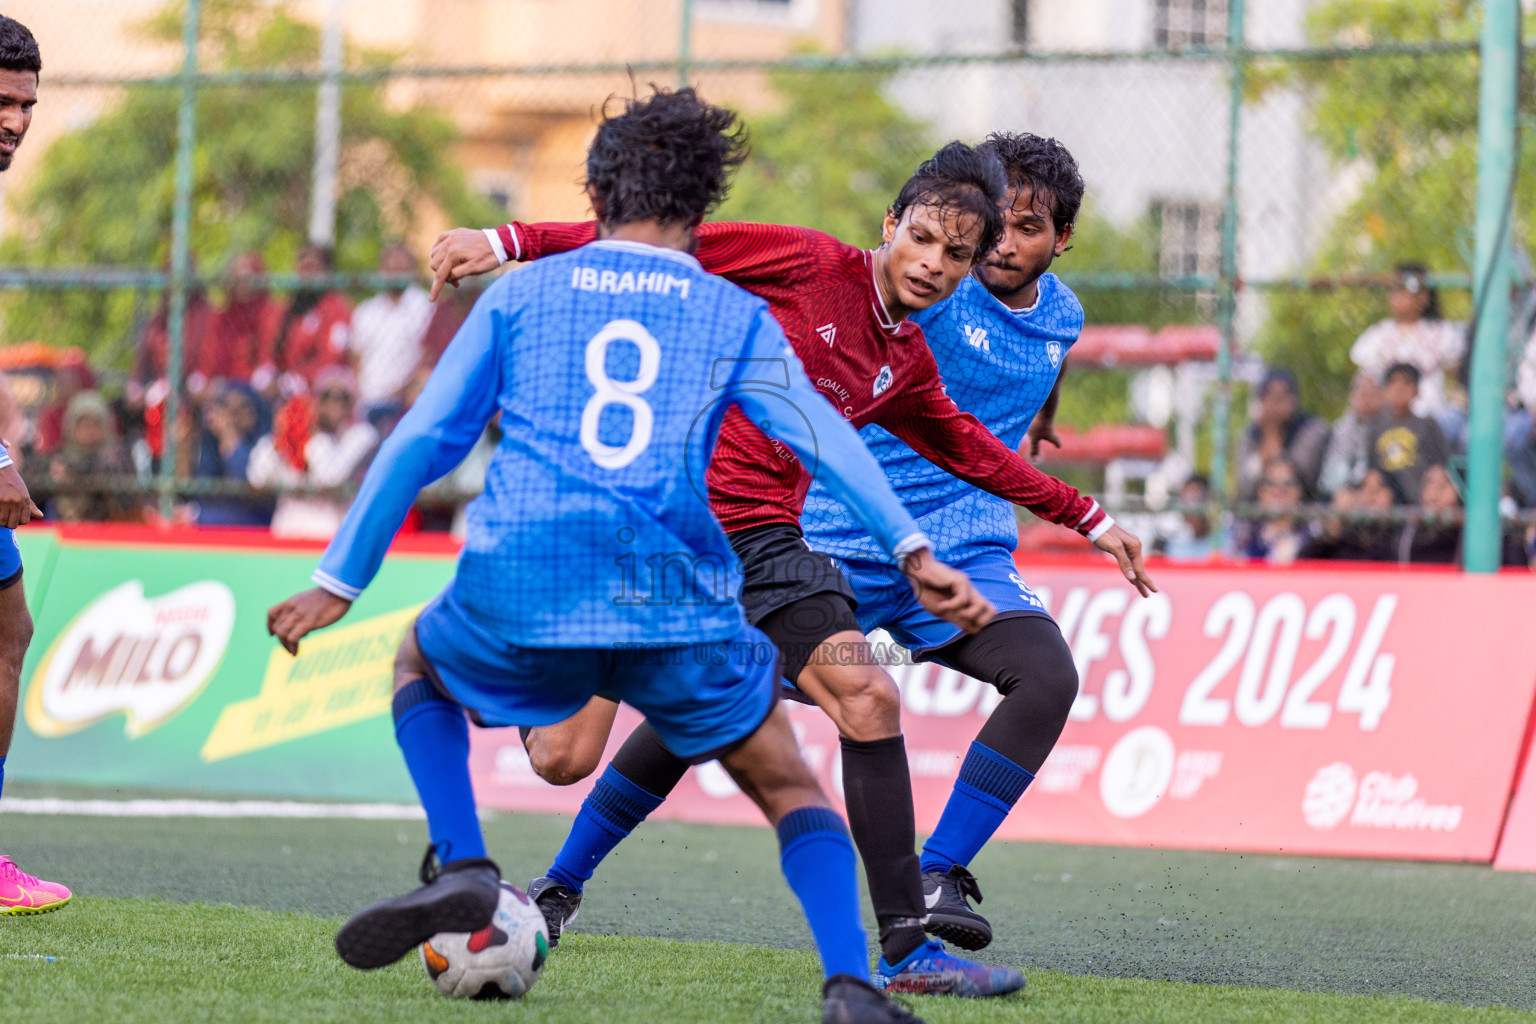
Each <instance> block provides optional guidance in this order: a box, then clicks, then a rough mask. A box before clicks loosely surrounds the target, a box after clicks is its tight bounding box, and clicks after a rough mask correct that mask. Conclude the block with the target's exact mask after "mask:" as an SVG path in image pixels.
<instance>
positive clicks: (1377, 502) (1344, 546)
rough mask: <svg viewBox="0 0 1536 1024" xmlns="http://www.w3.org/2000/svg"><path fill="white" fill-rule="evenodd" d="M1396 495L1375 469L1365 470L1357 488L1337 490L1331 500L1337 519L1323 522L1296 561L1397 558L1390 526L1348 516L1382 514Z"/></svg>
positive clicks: (1390, 507) (1386, 480)
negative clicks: (1300, 559) (1337, 513)
mask: <svg viewBox="0 0 1536 1024" xmlns="http://www.w3.org/2000/svg"><path fill="white" fill-rule="evenodd" d="M1399 497H1400V496H1399V495H1398V494H1397V493H1396V492H1394V491H1393V490H1392V484H1391V483H1390V482H1389V481H1388V479H1387V477H1386V475H1385V474H1384V473H1382V471H1381V470H1379V469H1375V468H1372V469H1368V470H1366V471H1365V476H1364V477H1363V478H1362V479H1361V481H1360V484H1359V486H1358V487H1340V488H1339V489H1338V491H1337V493H1335V494H1334V496H1333V507H1334V509H1335V511H1337V512H1339V513H1340V514H1339V515H1338V516H1335V517H1334V518H1332V519H1329V520H1327V521H1326V522H1325V523H1324V524H1323V526H1322V528H1321V529H1320V530H1318V531H1317V533H1316V534H1315V535H1314V536H1313V537H1311V538H1310V539H1309V540H1308V541H1307V542H1306V543H1305V544H1304V545H1302V548H1301V551H1300V552H1299V553H1298V554H1297V556H1296V557H1297V558H1303V559H1310V558H1318V559H1332V560H1334V561H1341V562H1390V561H1393V560H1395V559H1396V557H1397V544H1396V539H1397V531H1395V530H1394V529H1393V528H1392V526H1391V525H1390V524H1386V525H1384V524H1381V523H1378V522H1371V521H1370V520H1368V519H1358V518H1352V517H1351V515H1350V514H1351V513H1355V514H1357V515H1366V514H1369V513H1378V514H1379V513H1386V512H1391V511H1392V506H1393V505H1394V504H1397V503H1398V500H1399Z"/></svg>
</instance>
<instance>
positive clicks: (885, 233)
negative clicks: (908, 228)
mask: <svg viewBox="0 0 1536 1024" xmlns="http://www.w3.org/2000/svg"><path fill="white" fill-rule="evenodd" d="M900 223H901V220H900V218H898V217H897V216H896V209H895V207H891V208H890V209H887V210H886V211H885V223H884V224H883V225H881V227H880V241H882V242H884V243H885V244H886V245H889V244H890V243H891V242H892V241H893V240H894V239H895V238H896V227H897V225H899V224H900Z"/></svg>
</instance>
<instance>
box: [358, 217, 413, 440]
mask: <svg viewBox="0 0 1536 1024" xmlns="http://www.w3.org/2000/svg"><path fill="white" fill-rule="evenodd" d="M379 270H380V271H381V272H383V273H385V274H402V275H404V274H415V273H416V272H417V266H416V257H415V255H414V254H412V252H411V250H410V247H409V246H406V245H403V244H398V243H397V244H395V245H391V246H389V247H388V248H387V249H385V250H384V255H383V257H382V258H381V259H380V260H379ZM432 312H433V310H432V302H431V300H430V299H428V298H427V293H426V290H425V289H423V288H421V287H420V286H419V285H415V284H412V285H409V286H408V287H405V288H386V289H385V290H384V291H381V292H379V294H377V295H375V296H374V297H373V298H371V299H367V300H365V301H364V302H362V303H360V304H359V305H358V307H357V309H356V311H355V312H353V314H352V334H351V340H350V341H349V342H348V350H349V355H350V356H351V359H352V364H353V367H354V368H355V369H356V371H357V387H358V399H359V401H360V403H361V405H362V409H363V415H364V416H365V417H367V419H368V422H370V423H372V424H373V425H374V426H375V427H377V426H379V425H380V424H381V423H383V422H386V421H388V422H393V421H394V420H397V419H398V418H399V417H400V414H401V413H402V412H403V411H404V410H405V405H406V401H405V390H406V385H407V384H408V383H409V382H410V379H411V374H412V373H413V372H414V371H415V370H416V368H417V367H418V366H419V365H420V364H421V361H422V356H423V353H424V350H423V348H422V339H423V338H424V337H425V336H426V333H427V326H428V325H429V324H430V323H431V321H432Z"/></svg>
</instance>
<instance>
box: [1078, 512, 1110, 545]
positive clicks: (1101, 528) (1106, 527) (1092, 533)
mask: <svg viewBox="0 0 1536 1024" xmlns="http://www.w3.org/2000/svg"><path fill="white" fill-rule="evenodd" d="M1114 525H1115V521H1114V520H1113V519H1111V518H1110V516H1109V513H1107V512H1106V513H1105V514H1104V518H1103V519H1101V520H1099V525H1098V526H1095V527H1094V528H1093V529H1091V530H1089V531H1088V532H1087V533H1086V534H1085V535H1084V536H1086V537H1087V538H1088V542H1089V543H1090V544H1091V543H1093V542H1094V541H1096V540H1098V539H1099V538H1100V537H1102V536H1104V535H1105V534H1106V533H1108V532H1109V531H1110V530H1111V529H1112V528H1113V527H1114Z"/></svg>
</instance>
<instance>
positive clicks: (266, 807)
mask: <svg viewBox="0 0 1536 1024" xmlns="http://www.w3.org/2000/svg"><path fill="white" fill-rule="evenodd" d="M0 814H79V815H85V816H87V817H94V818H354V819H362V820H372V821H404V820H410V819H418V820H419V819H421V818H425V817H426V814H425V813H424V812H423V811H422V809H421V808H420V807H418V806H416V805H414V804H317V803H301V802H299V801H297V800H61V799H58V798H57V797H38V798H31V797H20V796H8V797H4V798H0Z"/></svg>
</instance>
